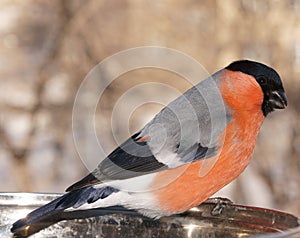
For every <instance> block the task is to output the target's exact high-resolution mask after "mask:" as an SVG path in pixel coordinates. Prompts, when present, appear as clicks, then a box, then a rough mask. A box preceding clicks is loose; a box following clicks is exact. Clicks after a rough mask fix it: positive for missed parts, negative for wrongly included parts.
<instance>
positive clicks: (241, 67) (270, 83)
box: [226, 60, 287, 116]
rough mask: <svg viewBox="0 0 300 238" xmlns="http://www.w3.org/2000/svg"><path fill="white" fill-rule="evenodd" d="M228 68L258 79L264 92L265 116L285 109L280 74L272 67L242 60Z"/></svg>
mask: <svg viewBox="0 0 300 238" xmlns="http://www.w3.org/2000/svg"><path fill="white" fill-rule="evenodd" d="M226 69H228V70H231V71H240V72H242V73H246V74H248V75H251V76H253V77H254V78H255V79H256V81H257V82H258V84H259V85H260V87H261V89H262V91H263V93H264V100H263V103H262V111H263V114H264V115H265V116H267V114H268V113H270V112H272V111H274V110H275V109H283V108H285V107H286V106H287V99H286V95H285V92H284V88H283V86H282V82H281V79H280V76H279V75H278V73H277V72H276V71H275V70H274V69H272V68H271V67H269V66H267V65H264V64H261V63H258V62H255V61H250V60H240V61H235V62H233V63H231V64H230V65H228V66H227V67H226Z"/></svg>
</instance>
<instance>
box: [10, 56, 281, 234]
mask: <svg viewBox="0 0 300 238" xmlns="http://www.w3.org/2000/svg"><path fill="white" fill-rule="evenodd" d="M286 106H287V98H286V95H285V91H284V88H283V85H282V82H281V79H280V76H279V75H278V73H277V72H276V71H275V70H274V69H272V68H270V67H269V66H266V65H264V64H262V63H258V62H254V61H249V60H240V61H235V62H233V63H231V64H230V65H228V66H227V67H225V68H224V69H221V70H220V71H218V72H216V73H215V74H213V75H212V76H210V77H208V78H207V79H205V80H203V81H201V82H200V83H199V84H197V85H195V86H193V87H192V88H190V89H189V90H188V91H186V92H185V93H184V94H182V95H181V96H179V97H178V98H176V99H175V100H174V101H172V102H171V103H170V104H168V105H167V106H166V107H165V108H163V109H162V110H161V111H160V112H159V113H158V114H157V115H156V116H155V117H154V118H153V119H152V120H151V121H150V122H149V123H148V124H146V125H145V127H144V128H143V129H141V130H140V131H139V132H137V133H136V134H134V135H133V136H131V137H130V138H129V139H128V140H126V141H125V142H124V143H123V144H121V145H120V146H119V147H117V148H116V149H115V150H114V151H113V152H112V153H111V154H109V155H108V156H107V157H106V158H105V159H104V160H102V161H101V163H100V164H99V165H98V166H97V168H96V169H95V170H94V171H93V172H92V173H90V174H89V175H87V176H86V177H84V178H83V179H82V180H80V181H79V182H77V183H75V184H73V185H72V186H70V187H69V188H67V190H66V192H67V193H65V194H64V195H62V196H61V197H59V198H57V199H55V200H53V201H51V202H50V203H48V204H46V205H44V206H42V207H40V208H38V209H36V210H34V211H32V212H31V213H29V214H28V215H27V216H26V217H25V218H23V219H20V220H18V221H16V222H15V223H14V224H13V227H12V228H11V231H12V232H14V233H15V232H20V231H22V230H26V229H29V228H30V226H31V225H33V224H35V223H37V222H39V221H41V220H43V219H45V218H47V217H48V216H55V214H59V213H62V212H64V211H70V210H76V209H90V208H100V207H109V206H116V205H118V206H123V207H125V208H128V209H134V210H136V211H137V212H139V213H141V214H143V215H145V216H148V217H151V218H160V217H162V216H168V215H172V214H177V213H181V212H184V211H186V210H187V209H189V208H192V207H194V206H197V205H199V204H201V203H202V202H203V201H205V200H206V199H207V198H209V197H210V196H211V195H213V194H214V193H215V192H217V191H218V190H219V189H221V188H222V187H224V186H225V185H226V184H228V183H229V182H231V181H232V180H233V179H235V178H236V177H237V176H239V174H241V173H242V172H243V170H244V169H245V168H246V167H247V165H248V164H249V162H250V160H251V157H252V154H253V150H254V146H255V142H256V139H257V136H258V133H259V130H260V127H261V125H262V122H263V121H264V119H265V117H266V116H267V115H268V114H269V113H270V112H272V111H274V110H275V109H283V108H285V107H286Z"/></svg>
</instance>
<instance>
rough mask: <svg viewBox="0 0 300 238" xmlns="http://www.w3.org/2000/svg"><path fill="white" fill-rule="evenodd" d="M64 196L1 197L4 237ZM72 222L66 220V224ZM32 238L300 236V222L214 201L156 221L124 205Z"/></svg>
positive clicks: (57, 222) (58, 220) (84, 214)
mask: <svg viewBox="0 0 300 238" xmlns="http://www.w3.org/2000/svg"><path fill="white" fill-rule="evenodd" d="M57 196H59V194H33V193H1V194H0V237H12V234H11V233H10V227H11V224H12V223H13V222H14V221H16V220H17V219H19V218H22V217H24V216H25V215H26V214H27V213H28V212H30V211H32V210H33V209H35V208H37V207H39V206H41V205H43V204H45V203H47V202H49V201H51V200H53V199H54V198H56V197H57ZM64 219H66V220H64ZM19 235H20V236H28V235H32V236H31V237H52V238H54V237H109V238H111V237H112V238H115V237H120V238H121V237H122V238H123V237H172V238H173V237H174V238H176V237H184V238H194V237H214V238H218V237H249V236H255V237H263V238H267V237H274V238H276V237H277V238H279V237H295V238H296V237H300V220H299V218H297V217H295V216H293V215H290V214H287V213H283V212H279V211H273V210H268V209H263V208H255V207H247V206H240V205H235V204H232V203H231V202H230V201H228V200H226V199H221V198H215V199H210V200H209V201H207V202H205V203H203V204H201V206H199V207H197V208H193V209H191V210H189V211H187V212H185V213H184V214H181V215H176V216H170V217H164V218H161V219H159V220H155V221H154V220H151V219H148V218H145V217H142V216H140V215H138V214H137V213H136V212H134V211H130V210H125V209H123V208H120V207H112V208H105V209H95V210H88V211H79V212H65V213H63V214H62V215H61V216H60V217H54V218H53V217H52V218H50V219H47V221H44V222H43V223H41V224H38V225H37V226H35V227H32V228H30V229H29V230H28V231H27V234H19Z"/></svg>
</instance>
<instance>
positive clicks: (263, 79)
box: [257, 76, 267, 85]
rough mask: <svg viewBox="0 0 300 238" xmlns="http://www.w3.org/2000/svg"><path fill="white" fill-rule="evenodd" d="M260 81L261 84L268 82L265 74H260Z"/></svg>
mask: <svg viewBox="0 0 300 238" xmlns="http://www.w3.org/2000/svg"><path fill="white" fill-rule="evenodd" d="M257 81H258V83H259V84H260V85H266V84H267V78H266V77H264V76H260V77H259V78H258V79H257Z"/></svg>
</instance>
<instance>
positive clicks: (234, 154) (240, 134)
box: [220, 111, 264, 173]
mask: <svg viewBox="0 0 300 238" xmlns="http://www.w3.org/2000/svg"><path fill="white" fill-rule="evenodd" d="M263 120H264V116H263V114H262V112H261V111H257V112H253V113H249V112H247V111H244V112H237V113H236V114H234V115H233V118H232V121H231V122H230V123H229V124H228V126H227V128H226V130H225V131H224V133H225V140H224V144H223V147H222V150H221V154H220V159H221V160H224V164H225V166H228V171H232V172H233V173H235V172H236V173H240V172H241V170H244V169H245V167H246V166H247V165H248V164H249V162H250V160H251V156H252V153H253V150H254V146H255V142H256V138H257V135H258V133H259V130H260V127H261V125H262V122H263ZM224 164H223V165H224Z"/></svg>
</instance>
